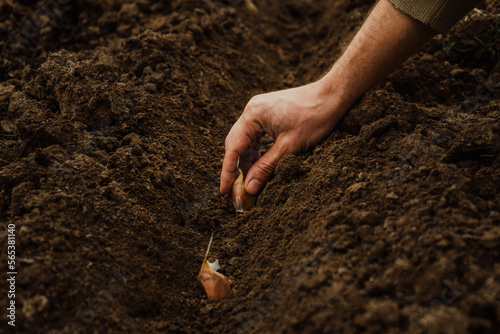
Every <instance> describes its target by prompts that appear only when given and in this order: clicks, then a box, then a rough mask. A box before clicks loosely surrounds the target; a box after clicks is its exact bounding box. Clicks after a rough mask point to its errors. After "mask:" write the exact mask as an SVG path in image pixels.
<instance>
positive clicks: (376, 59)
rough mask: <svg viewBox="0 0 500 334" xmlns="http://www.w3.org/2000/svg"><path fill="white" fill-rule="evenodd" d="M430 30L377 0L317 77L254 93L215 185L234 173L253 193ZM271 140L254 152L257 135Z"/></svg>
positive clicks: (228, 182)
mask: <svg viewBox="0 0 500 334" xmlns="http://www.w3.org/2000/svg"><path fill="white" fill-rule="evenodd" d="M435 34H436V31H434V30H433V29H432V28H430V27H429V26H426V25H425V24H423V23H421V22H419V21H417V20H415V19H413V18H411V17H410V16H408V15H406V14H404V13H402V12H400V11H399V10H397V9H396V8H395V7H394V6H393V5H392V4H391V3H390V2H389V1H388V0H380V1H378V2H377V5H376V6H375V8H374V9H373V10H372V11H371V13H370V15H369V16H368V18H367V19H366V21H365V23H364V24H363V26H362V27H361V29H360V30H359V31H358V33H357V34H356V36H355V37H354V39H353V40H352V41H351V43H350V44H349V46H348V48H347V49H346V51H345V52H344V54H343V55H342V56H341V57H340V58H339V60H338V61H337V62H336V63H335V64H334V65H333V67H332V69H331V70H330V71H329V72H328V73H327V74H326V75H325V76H324V77H323V78H322V79H321V80H319V81H317V82H315V83H312V84H309V85H306V86H302V87H298V88H293V89H288V90H284V91H278V92H273V93H268V94H262V95H257V96H255V97H254V98H252V99H251V100H250V102H249V103H248V104H247V106H246V108H245V110H244V111H243V114H242V115H241V117H240V119H239V120H238V121H237V122H236V123H235V124H234V125H233V127H232V129H231V131H230V132H229V134H228V136H227V138H226V155H225V157H224V164H223V166H222V175H221V185H220V191H221V193H222V194H227V193H228V192H229V191H230V190H231V186H232V184H233V182H234V180H235V179H236V178H237V177H238V174H239V172H238V169H237V164H238V157H240V167H241V169H242V171H243V173H244V174H246V179H245V191H246V192H247V193H248V194H250V195H255V194H257V193H258V192H259V191H260V190H261V189H262V188H263V187H264V185H265V184H266V182H267V181H268V180H269V178H270V177H271V175H272V174H273V172H274V170H275V168H276V165H277V164H278V161H279V160H280V159H281V157H283V156H284V155H285V154H287V153H298V152H300V151H303V150H307V149H310V148H311V147H312V146H314V145H316V144H318V143H319V142H320V141H321V140H323V139H324V138H325V137H326V136H327V135H328V134H329V133H330V132H331V131H332V130H333V128H334V127H335V125H336V124H337V122H338V121H339V120H340V119H341V118H342V116H343V115H344V114H345V112H346V111H347V110H348V108H350V107H351V106H352V105H353V104H354V103H355V102H356V100H357V99H359V97H360V96H361V95H362V94H363V93H365V92H366V91H367V90H368V89H370V88H371V87H373V86H374V85H375V84H376V83H377V82H379V81H381V80H382V79H384V78H385V77H386V76H387V75H389V74H390V73H391V72H392V71H393V70H394V69H395V68H396V67H398V66H399V65H401V64H402V63H403V62H404V61H405V60H406V59H407V58H408V57H409V56H410V55H412V54H414V53H415V52H416V51H417V50H418V49H419V48H420V47H421V46H422V45H423V44H424V43H425V42H426V41H428V40H429V39H431V38H432V37H433V36H434V35H435ZM265 133H268V134H269V135H270V136H271V137H273V138H274V140H275V141H276V142H275V144H274V146H273V147H272V148H271V149H270V150H269V152H267V153H266V154H265V155H264V156H262V157H261V156H260V144H261V139H262V136H263V135H264V134H265Z"/></svg>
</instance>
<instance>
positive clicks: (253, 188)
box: [248, 179, 262, 195]
mask: <svg viewBox="0 0 500 334" xmlns="http://www.w3.org/2000/svg"><path fill="white" fill-rule="evenodd" d="M261 187H262V182H260V181H259V180H257V179H253V180H251V181H250V182H249V183H248V193H249V194H250V195H256V194H257V193H258V192H259V190H260V188H261Z"/></svg>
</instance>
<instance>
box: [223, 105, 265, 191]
mask: <svg viewBox="0 0 500 334" xmlns="http://www.w3.org/2000/svg"><path fill="white" fill-rule="evenodd" d="M262 132H263V130H262V127H261V126H260V124H259V123H258V122H256V121H254V120H252V119H249V118H248V117H247V116H246V115H245V114H243V115H241V117H240V118H239V119H238V121H236V123H234V125H233V127H232V128H231V130H230V131H229V134H228V135H227V137H226V154H225V155H224V162H223V164H222V172H221V179H220V192H221V194H223V195H224V194H227V193H228V192H229V191H230V190H231V186H232V185H233V182H234V180H236V178H237V177H238V175H239V171H238V158H239V156H240V155H243V154H245V153H247V152H248V150H249V149H251V143H252V139H253V138H256V137H257V136H258V135H259V134H260V133H262Z"/></svg>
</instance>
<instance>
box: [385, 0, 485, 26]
mask: <svg viewBox="0 0 500 334" xmlns="http://www.w3.org/2000/svg"><path fill="white" fill-rule="evenodd" d="M389 1H390V2H391V3H392V4H393V5H394V6H395V7H396V8H397V9H399V10H400V11H402V12H403V13H406V14H408V15H409V16H411V17H413V18H414V19H416V20H418V21H420V22H422V23H424V24H426V25H428V26H430V27H431V28H432V29H434V30H436V31H438V32H440V33H446V32H448V30H450V29H451V27H453V25H454V24H455V23H457V22H458V21H459V20H460V19H461V18H462V17H464V16H465V15H466V14H467V13H468V12H470V11H471V10H472V9H473V8H474V7H475V6H476V5H477V4H479V3H480V2H481V0H389Z"/></svg>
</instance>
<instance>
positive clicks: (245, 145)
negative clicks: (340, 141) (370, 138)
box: [220, 80, 343, 195]
mask: <svg viewBox="0 0 500 334" xmlns="http://www.w3.org/2000/svg"><path fill="white" fill-rule="evenodd" d="M335 105H336V104H335V98H334V96H333V95H332V94H329V93H328V92H327V91H326V90H325V87H324V84H323V82H322V81H321V80H320V81H318V82H314V83H312V84H309V85H306V86H302V87H298V88H292V89H287V90H283V91H277V92H272V93H267V94H261V95H257V96H254V97H253V98H252V99H251V100H250V102H248V104H247V106H246V107H245V109H244V111H243V114H242V115H241V117H240V118H239V119H238V121H237V122H236V123H235V124H234V125H233V127H232V128H231V131H230V132H229V134H228V136H227V138H226V154H225V156H224V164H223V167H222V175H221V185H220V192H221V193H222V194H226V193H228V192H229V191H230V190H231V186H232V184H233V182H234V180H235V179H236V178H237V177H238V174H239V171H238V169H237V164H238V158H239V163H240V167H241V169H242V171H243V173H244V175H246V177H245V190H246V192H247V193H249V194H251V195H256V194H257V193H258V192H259V191H260V190H261V189H262V188H263V187H264V186H265V184H266V183H267V181H268V180H269V179H270V178H271V176H272V175H273V172H274V170H275V168H276V166H277V164H278V162H279V160H280V159H281V158H282V157H283V156H284V155H285V154H287V153H298V152H302V151H305V150H308V149H310V148H312V147H313V146H314V145H316V144H318V143H319V142H320V141H322V140H323V139H324V138H325V137H326V136H327V135H328V134H329V133H330V132H331V131H332V130H333V128H334V127H335V125H336V124H337V122H338V121H339V120H340V118H342V116H343V112H342V113H341V112H338V108H336V107H335ZM266 133H267V134H269V135H270V136H271V137H272V138H273V139H274V140H275V144H274V146H273V147H272V148H271V149H270V150H269V152H267V153H266V154H264V155H263V156H261V155H260V147H261V139H262V136H263V135H264V134H266Z"/></svg>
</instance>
